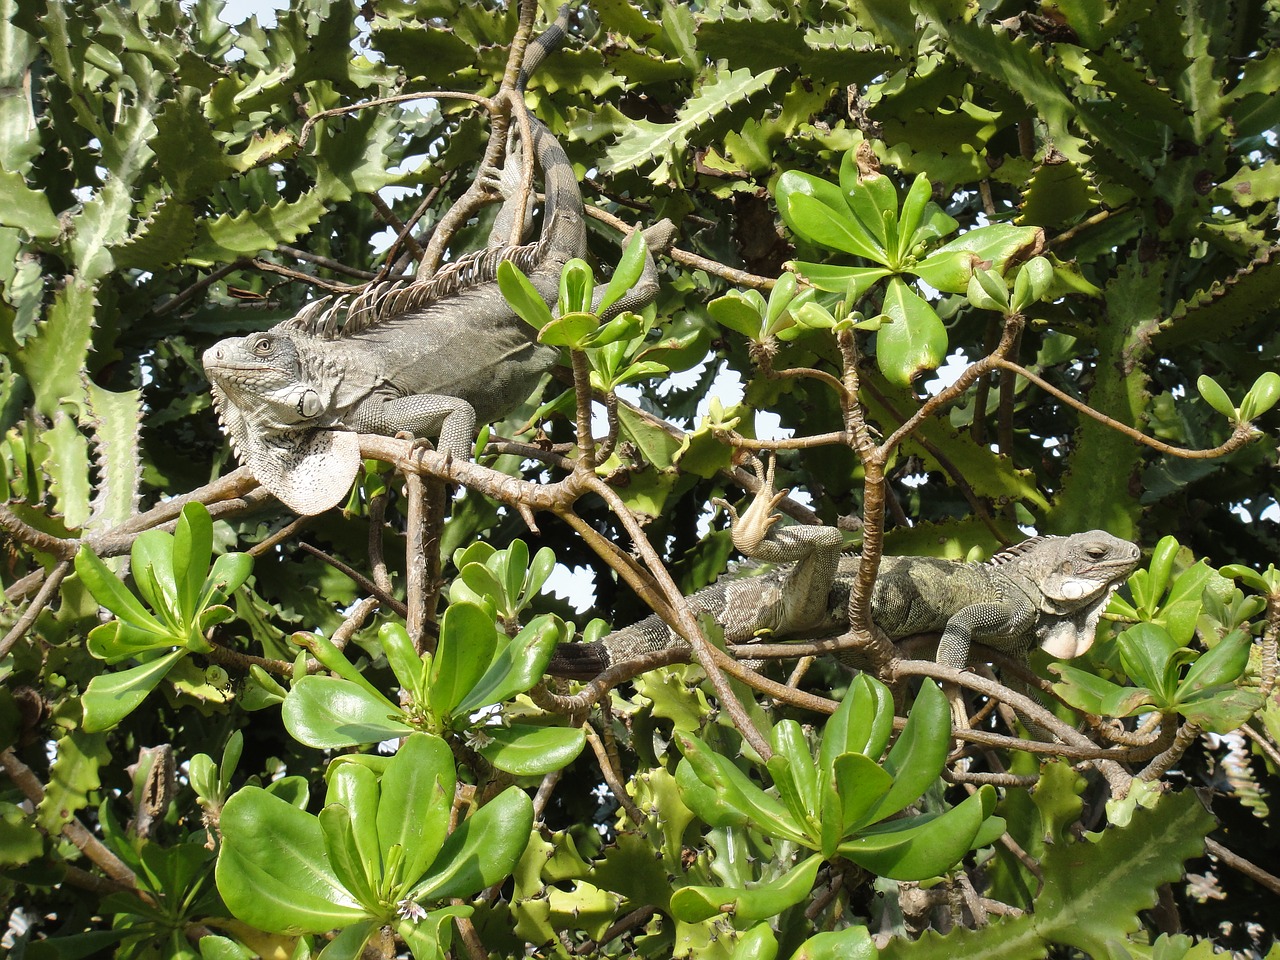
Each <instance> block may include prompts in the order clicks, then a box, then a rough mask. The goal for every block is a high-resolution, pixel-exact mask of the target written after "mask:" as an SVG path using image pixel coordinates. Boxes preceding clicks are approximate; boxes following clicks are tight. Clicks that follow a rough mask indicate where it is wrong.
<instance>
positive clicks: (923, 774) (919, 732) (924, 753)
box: [874, 678, 951, 820]
mask: <svg viewBox="0 0 1280 960" xmlns="http://www.w3.org/2000/svg"><path fill="white" fill-rule="evenodd" d="M950 745H951V706H950V704H948V703H947V697H946V695H945V694H944V693H943V692H942V690H941V688H939V686H938V685H937V684H936V683H934V682H933V681H932V680H930V679H928V678H926V679H925V680H924V682H923V683H921V685H920V692H919V693H918V694H916V702H915V703H913V704H912V705H911V714H910V716H908V717H907V725H906V727H904V728H903V730H902V733H901V734H899V735H898V739H897V742H896V743H894V745H893V747H892V748H891V749H890V750H889V755H888V756H887V757H885V759H884V769H885V772H886V773H888V774H889V775H890V776H891V777H893V787H892V788H891V789H890V790H889V792H888V793H887V794H886V795H885V798H884V799H883V800H882V801H880V804H879V806H877V807H876V808H875V813H874V816H875V818H876V819H878V820H882V819H884V818H885V817H889V816H892V815H893V814H895V813H897V812H898V811H899V810H902V809H904V808H905V807H906V806H908V805H909V804H912V803H915V801H916V800H918V799H919V798H920V796H921V795H922V794H923V793H924V792H925V791H926V790H927V789H929V787H931V786H933V783H934V781H935V780H937V779H938V777H939V776H940V775H941V774H942V768H943V766H944V765H945V764H946V762H947V751H948V749H949V748H950Z"/></svg>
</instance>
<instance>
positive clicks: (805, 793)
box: [770, 718, 819, 814]
mask: <svg viewBox="0 0 1280 960" xmlns="http://www.w3.org/2000/svg"><path fill="white" fill-rule="evenodd" d="M770 738H771V740H772V742H773V749H774V750H775V751H776V754H775V755H777V756H782V757H785V758H786V759H787V761H788V762H789V763H790V765H791V776H792V778H793V780H794V782H795V786H796V791H797V794H798V796H799V800H800V803H801V804H802V809H804V810H807V811H809V813H810V814H816V813H817V810H818V804H819V799H818V798H819V791H818V768H817V766H815V764H814V762H813V754H812V753H811V752H810V750H809V741H808V740H806V739H805V735H804V731H803V730H802V729H801V728H800V724H798V723H796V721H794V720H791V719H789V718H788V719H784V720H780V721H778V723H776V724H775V725H774V727H773V731H772V733H771V734H770Z"/></svg>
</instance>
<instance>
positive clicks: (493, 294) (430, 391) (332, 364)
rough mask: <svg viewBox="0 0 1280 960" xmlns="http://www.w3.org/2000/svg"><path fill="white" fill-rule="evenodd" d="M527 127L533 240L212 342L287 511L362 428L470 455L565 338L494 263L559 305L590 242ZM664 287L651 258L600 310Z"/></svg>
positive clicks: (349, 467)
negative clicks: (512, 296)
mask: <svg viewBox="0 0 1280 960" xmlns="http://www.w3.org/2000/svg"><path fill="white" fill-rule="evenodd" d="M565 23H567V18H566V14H565V12H564V11H562V14H561V18H560V19H559V20H557V21H556V24H554V25H553V26H552V27H550V28H549V29H548V30H547V31H545V32H544V33H543V34H542V35H541V36H540V37H539V38H538V39H537V40H536V41H534V42H533V43H531V44H530V45H529V48H528V51H527V53H526V56H525V62H524V66H523V68H522V70H521V72H520V80H519V82H518V84H517V88H518V89H519V90H521V91H523V89H524V84H525V81H526V79H527V77H528V76H529V74H530V73H531V72H532V71H533V69H534V68H535V67H536V66H537V64H538V63H539V62H540V61H541V60H542V59H543V58H544V57H545V56H546V53H547V52H548V51H549V50H551V49H554V47H555V46H556V45H557V44H558V43H559V42H560V40H561V39H562V38H563V36H564V29H563V27H564V25H565ZM530 126H531V128H532V149H533V153H534V156H535V158H536V160H537V163H538V166H539V167H540V169H541V170H542V179H543V191H544V194H545V196H546V203H545V209H544V211H543V219H542V230H541V235H540V238H539V239H538V241H537V242H536V243H532V244H525V245H521V246H494V245H493V244H495V243H496V242H499V241H498V240H497V237H498V235H499V232H500V231H498V230H496V229H495V231H494V234H493V235H491V238H490V244H491V245H490V247H488V248H486V249H484V250H481V251H477V252H475V253H473V254H470V255H468V256H466V257H463V258H460V259H459V260H458V261H456V262H455V263H453V264H449V265H448V266H447V267H445V268H444V269H443V270H441V271H440V272H438V273H437V274H436V275H435V276H434V277H431V278H430V279H427V280H403V279H402V280H388V281H381V282H375V283H371V284H369V285H368V286H367V287H366V288H365V289H364V290H363V291H362V292H361V293H360V295H359V296H357V297H356V298H355V299H354V300H352V301H351V302H350V303H349V304H347V303H346V302H345V300H343V299H338V300H333V299H331V298H325V299H322V300H317V301H315V302H313V303H310V304H308V305H307V306H306V307H304V308H303V309H302V310H301V311H300V312H299V313H298V314H297V315H296V316H294V317H292V318H290V319H289V320H285V321H284V322H282V323H279V324H277V325H276V326H274V327H272V328H271V329H270V330H267V331H266V332H264V333H256V334H252V335H250V336H247V337H232V338H228V339H226V340H222V341H220V342H218V343H217V344H215V345H214V346H212V347H210V348H209V349H208V350H207V351H206V352H205V354H204V358H203V362H204V368H205V372H206V374H207V375H208V377H209V381H210V384H211V386H212V391H213V397H214V405H215V407H216V408H217V410H218V416H219V419H220V420H221V422H222V426H223V429H224V431H225V432H226V433H227V435H228V436H229V437H230V439H231V442H232V445H233V447H234V448H235V451H236V454H237V456H238V457H239V458H240V459H241V461H242V462H244V463H245V464H247V465H248V467H249V469H250V470H251V471H252V472H253V475H254V477H255V478H256V479H257V480H258V482H259V483H261V484H262V485H263V486H264V487H266V488H267V489H268V490H270V491H271V493H273V494H275V496H277V497H278V498H279V499H280V500H282V501H283V502H284V503H285V504H286V505H287V506H289V507H290V508H292V509H293V510H295V511H297V512H298V513H302V514H313V513H319V512H321V511H323V510H327V509H328V508H329V507H331V506H334V505H335V504H336V503H338V502H339V501H340V500H341V499H342V497H343V496H344V495H345V493H346V492H347V490H348V489H349V488H350V486H351V482H352V480H353V479H354V478H355V475H356V472H357V470H358V469H359V466H360V453H359V450H360V448H359V442H358V440H357V437H356V434H357V433H376V434H382V435H386V436H394V435H396V434H398V433H401V432H405V433H409V434H412V435H413V436H415V437H419V438H427V437H438V438H439V441H438V447H439V449H440V450H441V451H443V452H446V453H448V454H450V455H452V456H455V457H459V458H461V459H467V458H468V457H469V456H470V452H471V441H472V438H473V437H474V436H475V430H476V425H477V424H483V423H489V422H491V421H493V420H497V419H500V418H501V417H503V416H506V415H507V414H509V413H510V412H511V411H512V410H514V409H515V408H516V407H518V406H519V405H520V404H521V403H523V402H525V401H526V400H528V398H529V396H530V395H531V394H532V392H533V390H534V388H535V387H536V385H537V383H538V380H539V378H541V377H542V375H543V374H544V373H546V372H547V371H548V370H550V369H551V368H552V367H553V366H554V365H555V364H556V361H557V360H558V359H559V356H560V351H559V349H558V348H556V347H551V346H545V345H542V344H539V343H538V342H537V341H536V339H535V331H534V330H533V329H532V328H531V327H529V326H528V325H526V324H525V323H524V321H522V320H520V319H519V318H518V317H517V316H516V314H515V313H514V312H513V311H512V310H511V308H510V307H509V306H508V305H507V302H506V300H505V299H504V298H503V296H502V293H501V291H500V290H499V289H498V284H497V282H496V275H497V268H498V264H499V263H501V262H502V261H503V260H511V261H512V262H514V263H515V264H516V266H518V267H520V269H521V270H523V271H524V272H525V273H526V274H527V275H528V276H529V279H530V280H531V281H532V282H533V285H534V287H535V288H536V289H537V290H538V292H539V294H541V295H542V297H543V299H544V300H546V301H547V303H549V304H554V303H555V301H556V298H557V296H558V292H559V281H560V273H561V268H562V267H563V266H564V264H565V263H566V262H567V261H568V260H570V259H571V258H574V257H581V256H584V255H585V253H586V227H585V223H584V216H583V206H582V195H581V194H580V192H579V189H578V181H577V178H576V176H575V175H574V172H573V167H572V165H571V164H570V162H569V158H568V157H567V156H566V155H565V152H564V149H563V148H562V147H561V146H560V144H559V143H558V142H557V141H556V139H555V137H554V136H552V134H551V132H550V131H549V130H548V129H547V128H546V127H545V126H543V125H542V124H541V123H539V122H538V121H537V120H534V119H532V118H530ZM519 166H520V165H519V157H518V156H515V155H514V153H509V154H508V158H507V164H506V165H505V167H504V170H503V176H502V177H501V182H502V183H505V184H508V185H509V184H510V182H511V180H512V179H513V178H512V177H511V176H509V172H510V171H511V170H513V169H519ZM508 199H509V197H508ZM505 219H506V217H505V215H504V214H500V215H499V220H500V221H504V220H505ZM673 230H674V228H673V227H671V225H670V223H669V222H666V221H664V222H663V223H660V224H658V225H656V226H654V227H651V228H650V229H649V231H646V239H649V238H654V239H653V240H652V242H651V243H650V249H651V250H652V249H653V247H654V246H655V245H656V246H664V245H665V244H666V243H667V242H669V240H670V237H671V234H672V232H673ZM601 289H603V288H601ZM656 290H657V268H656V266H655V265H654V263H653V260H652V257H651V256H650V257H649V259H648V261H647V263H646V264H645V271H644V274H643V276H642V278H641V280H640V283H639V284H638V285H637V286H636V287H635V289H633V290H632V291H631V292H630V294H629V295H628V296H626V297H624V298H623V299H622V300H620V301H619V302H618V303H615V304H614V305H613V306H612V307H611V308H610V310H609V312H608V316H606V317H605V319H608V318H609V317H610V316H616V315H617V314H619V313H621V312H622V311H624V310H638V309H641V308H642V307H643V305H644V304H646V303H648V302H649V301H650V300H652V298H653V296H654V294H655V292H656ZM340 318H341V320H342V322H341V323H339V319H340Z"/></svg>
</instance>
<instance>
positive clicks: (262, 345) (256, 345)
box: [253, 337, 271, 357]
mask: <svg viewBox="0 0 1280 960" xmlns="http://www.w3.org/2000/svg"><path fill="white" fill-rule="evenodd" d="M253 352H254V353H256V354H257V355H258V356H260V357H265V356H267V355H268V354H270V353H271V338H270V337H259V338H258V339H257V340H255V341H254V342H253Z"/></svg>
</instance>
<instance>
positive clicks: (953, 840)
mask: <svg viewBox="0 0 1280 960" xmlns="http://www.w3.org/2000/svg"><path fill="white" fill-rule="evenodd" d="M995 803H996V796H995V790H994V788H992V787H991V786H990V785H984V786H982V787H981V788H980V789H979V790H978V792H977V793H974V794H972V795H970V796H969V797H968V798H966V799H965V800H963V801H962V802H961V803H960V804H959V805H957V806H955V807H953V808H952V809H950V810H948V811H947V812H946V813H944V814H941V815H937V816H935V815H932V814H924V815H922V816H919V817H908V818H906V819H905V820H890V821H888V822H887V823H884V824H879V825H877V826H875V827H869V828H867V829H866V830H864V831H862V832H861V834H860V835H859V836H858V837H856V838H855V839H853V840H850V841H848V842H847V843H843V844H841V845H840V854H841V855H842V856H845V857H848V858H849V859H850V860H852V861H853V862H854V863H856V864H858V865H859V866H862V867H866V868H867V869H868V870H870V871H871V872H873V873H875V874H877V875H879V876H882V877H888V878H889V879H891V880H927V879H929V878H930V877H936V876H938V875H939V874H941V873H944V872H946V871H947V870H949V869H951V867H953V866H955V865H956V864H957V863H959V862H960V860H961V859H962V858H963V857H964V855H965V854H966V853H968V852H969V850H970V848H971V846H972V844H973V841H974V839H975V838H976V837H977V835H978V830H979V828H980V827H981V826H982V824H983V821H984V820H986V819H987V817H989V816H990V815H991V813H992V811H994V810H995Z"/></svg>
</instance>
